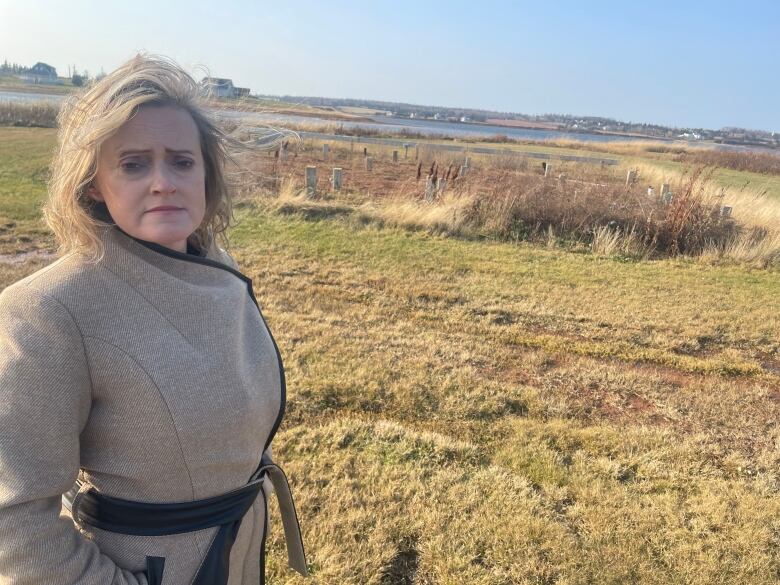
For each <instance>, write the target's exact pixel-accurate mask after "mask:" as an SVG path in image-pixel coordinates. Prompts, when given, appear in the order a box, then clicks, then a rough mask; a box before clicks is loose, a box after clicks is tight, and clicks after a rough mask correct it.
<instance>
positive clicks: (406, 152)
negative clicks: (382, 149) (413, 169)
mask: <svg viewBox="0 0 780 585" xmlns="http://www.w3.org/2000/svg"><path fill="white" fill-rule="evenodd" d="M408 157H409V145H408V144H404V158H408Z"/></svg>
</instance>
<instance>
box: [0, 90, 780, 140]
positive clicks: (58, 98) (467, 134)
mask: <svg viewBox="0 0 780 585" xmlns="http://www.w3.org/2000/svg"><path fill="white" fill-rule="evenodd" d="M67 97H68V96H67V95H61V94H44V93H24V92H13V91H0V102H2V101H11V102H36V101H51V102H62V101H64V100H65V99H66V98H67ZM214 113H215V114H217V115H218V116H220V117H224V118H238V119H241V120H242V121H245V122H248V123H250V124H258V125H272V126H273V125H277V126H280V127H282V128H283V127H284V125H285V124H305V125H310V124H324V125H329V126H334V127H338V126H342V127H344V128H349V129H356V128H357V129H370V130H377V131H382V132H399V131H402V130H407V131H411V132H419V133H422V134H430V135H433V136H452V137H455V138H486V137H490V136H495V135H497V134H500V135H503V136H507V137H509V138H514V139H519V140H577V141H581V142H626V141H635V140H645V141H646V140H654V139H653V138H640V137H633V136H612V135H603V134H585V133H582V134H581V133H578V132H562V131H559V130H534V129H530V128H511V127H507V126H493V125H488V124H484V125H483V124H463V123H460V122H441V121H437V120H414V119H408V118H388V117H384V116H382V117H375V118H369V119H368V120H367V121H360V122H352V121H342V120H328V119H326V118H314V117H311V116H296V115H293V114H275V113H270V112H268V113H265V112H263V113H260V112H239V111H229V110H214ZM657 140H660V139H657ZM675 143H676V144H684V145H688V146H707V147H709V148H716V149H719V150H733V151H746V150H747V151H750V150H752V151H764V152H772V153H776V152H777V151H775V150H772V149H767V148H764V147H760V146H742V145H731V144H713V143H704V144H702V143H701V142H695V141H685V140H675Z"/></svg>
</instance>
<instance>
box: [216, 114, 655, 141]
mask: <svg viewBox="0 0 780 585" xmlns="http://www.w3.org/2000/svg"><path fill="white" fill-rule="evenodd" d="M219 115H221V116H224V117H227V118H241V119H243V120H245V121H247V122H252V123H256V124H274V123H276V124H279V125H280V126H282V125H284V123H285V122H287V123H290V122H291V123H294V124H328V125H330V126H334V127H338V126H342V127H344V128H348V129H370V130H376V131H382V132H400V131H402V130H406V131H411V132H415V133H420V134H430V135H433V136H453V137H455V138H487V137H490V136H496V135H497V134H501V135H503V136H507V137H509V138H514V139H520V140H579V141H583V142H617V141H620V142H625V141H627V140H648V138H634V137H629V136H605V135H601V134H584V133H583V134H580V133H577V132H561V131H558V130H533V129H527V128H510V127H507V126H493V125H488V124H463V123H459V122H440V121H437V120H414V119H408V118H388V117H381V118H369V119H368V121H362V120H361V121H359V122H357V121H354V122H353V121H342V120H327V119H324V118H313V117H310V116H295V115H290V114H274V113H270V112H269V113H255V112H229V111H224V110H223V111H220V112H219Z"/></svg>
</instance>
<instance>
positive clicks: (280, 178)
mask: <svg viewBox="0 0 780 585" xmlns="http://www.w3.org/2000/svg"><path fill="white" fill-rule="evenodd" d="M370 146H371V149H370V151H369V152H368V154H369V155H370V156H372V158H373V159H374V164H373V169H372V170H371V171H368V170H366V167H365V163H364V155H363V148H362V147H358V146H357V145H350V146H347V145H331V146H330V152H329V155H328V160H327V161H326V160H325V159H324V155H323V154H322V147H321V145H320V144H315V143H314V142H309V141H306V142H302V143H300V144H297V145H296V146H295V147H294V148H293V149H292V150H291V151H290V154H289V156H288V158H287V159H286V160H281V158H280V156H279V155H278V154H277V153H270V154H268V155H265V156H263V157H260V158H253V159H252V160H251V161H243V163H242V164H244V166H245V171H244V172H245V174H244V185H243V190H244V192H245V193H255V192H258V193H260V194H262V193H265V194H267V195H277V194H278V193H279V192H280V191H286V193H287V198H286V203H285V204H284V205H286V207H285V209H288V208H289V206H290V205H291V203H290V198H291V197H293V198H294V195H295V194H296V193H300V191H299V190H300V188H301V187H302V177H303V169H304V167H305V166H307V165H315V166H318V167H319V169H320V171H319V185H318V192H319V193H320V195H322V194H326V193H330V192H332V189H331V188H330V185H329V183H328V182H327V181H328V179H329V171H330V169H331V168H332V167H340V168H342V169H343V173H344V177H345V179H344V181H345V183H344V185H345V186H344V189H343V190H342V192H341V193H340V194H339V195H338V199H339V200H340V204H341V205H340V207H339V209H340V211H339V212H338V214H339V215H344V214H345V211H344V206H343V203H344V202H351V203H352V204H354V205H355V207H354V210H355V213H356V214H357V215H360V216H362V217H363V218H364V219H373V220H377V221H380V222H381V223H385V224H394V225H401V226H406V227H423V228H428V229H432V230H434V231H439V232H446V233H450V234H452V235H458V236H464V237H490V238H497V239H502V240H512V241H517V240H526V241H536V242H542V243H544V244H548V245H552V244H555V245H564V246H568V247H586V248H590V249H592V250H593V251H596V252H600V253H607V254H610V253H619V254H621V255H625V256H630V257H637V258H646V257H660V256H665V255H670V256H675V255H678V254H683V255H686V256H699V257H701V256H705V255H706V256H707V257H708V258H711V259H713V258H722V257H733V258H735V259H736V258H738V259H743V260H744V259H746V258H748V257H749V258H750V260H751V262H753V263H755V264H757V265H760V266H771V265H774V264H776V263H777V262H778V261H779V260H780V236H779V235H778V233H779V232H780V227H778V226H780V216H779V215H777V213H776V212H777V210H776V209H774V208H773V207H771V205H769V204H767V205H769V208H771V213H769V212H768V213H766V214H765V215H766V217H763V220H762V222H758V221H756V219H755V216H756V209H753V210H752V212H751V213H744V214H740V213H739V212H734V214H733V216H732V215H731V214H730V213H729V210H728V209H725V207H733V205H734V204H733V202H732V200H731V199H730V198H729V197H728V196H727V195H726V194H724V193H723V192H722V190H720V189H716V188H714V186H713V185H712V182H711V180H710V177H709V174H710V172H711V169H710V171H707V172H705V168H704V167H697V168H696V169H695V170H694V171H693V172H692V173H689V174H688V175H686V176H680V177H673V178H669V179H666V180H667V181H668V182H669V183H670V186H671V191H672V193H673V195H672V197H671V200H669V199H664V198H663V197H661V196H660V191H661V179H658V178H657V177H652V176H644V175H641V174H640V177H641V181H642V182H641V184H640V181H639V179H637V180H635V181H634V182H633V183H632V184H629V185H627V184H626V176H625V169H623V168H619V167H606V166H599V165H587V164H578V163H571V162H566V163H564V162H557V161H556V162H555V163H552V166H551V167H550V170H549V171H548V173H547V176H545V174H544V165H546V164H547V163H546V162H545V163H542V162H541V161H538V162H537V161H534V160H529V159H526V158H521V157H518V156H511V155H504V156H483V157H474V156H472V157H470V158H472V159H473V161H472V164H471V167H470V168H469V169H467V172H466V173H465V175H459V173H460V172H461V165H462V164H463V163H464V162H465V157H464V155H462V154H459V153H458V154H456V153H446V152H442V151H437V150H436V149H435V148H433V147H424V148H420V149H415V148H411V149H409V151H408V158H404V151H403V149H401V150H400V151H399V155H398V156H399V161H398V162H397V163H394V162H392V151H391V150H390V149H388V148H386V147H381V146H378V145H370ZM553 169H554V170H553ZM641 172H642V171H640V173H641ZM429 178H430V181H432V182H433V183H435V182H436V181H437V180H438V179H443V180H444V183H445V186H444V188H443V189H441V190H435V193H434V195H433V197H428V198H426V184H427V183H428V180H429ZM650 180H653V181H655V189H654V191H653V192H652V193H650V192H649V191H648V187H647V185H648V183H647V181H650ZM429 195H430V193H429ZM330 197H333V195H331V196H330ZM427 199H432V200H430V201H429V200H427ZM304 201H305V206H308V207H307V208H308V209H309V213H318V214H319V213H329V211H328V209H329V210H330V211H334V209H332V208H333V207H334V206H333V204H332V203H325V204H324V205H318V204H316V203H314V202H312V201H311V200H309V199H306V198H301V199H300V200H299V201H298V208H300V207H301V205H303V204H304ZM743 203H744V205H745V210H746V208H747V206H748V205H747V202H746V201H743V202H742V203H740V205H742V204H743ZM761 205H762V202H761V201H760V200H757V201H754V202H753V205H752V207H754V208H760V207H761ZM293 206H294V207H295V204H293ZM315 208H316V211H315ZM326 208H327V209H326ZM740 211H744V210H742V209H741V208H740ZM334 212H335V211H334ZM759 249H760V250H761V252H760V254H756V250H759ZM747 250H751V251H752V253H751V254H746V252H747Z"/></svg>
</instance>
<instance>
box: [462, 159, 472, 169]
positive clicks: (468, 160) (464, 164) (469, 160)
mask: <svg viewBox="0 0 780 585" xmlns="http://www.w3.org/2000/svg"><path fill="white" fill-rule="evenodd" d="M463 166H464V167H466V168H469V167H470V166H471V158H469V157H468V156H467V157H466V160H464V161H463Z"/></svg>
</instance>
